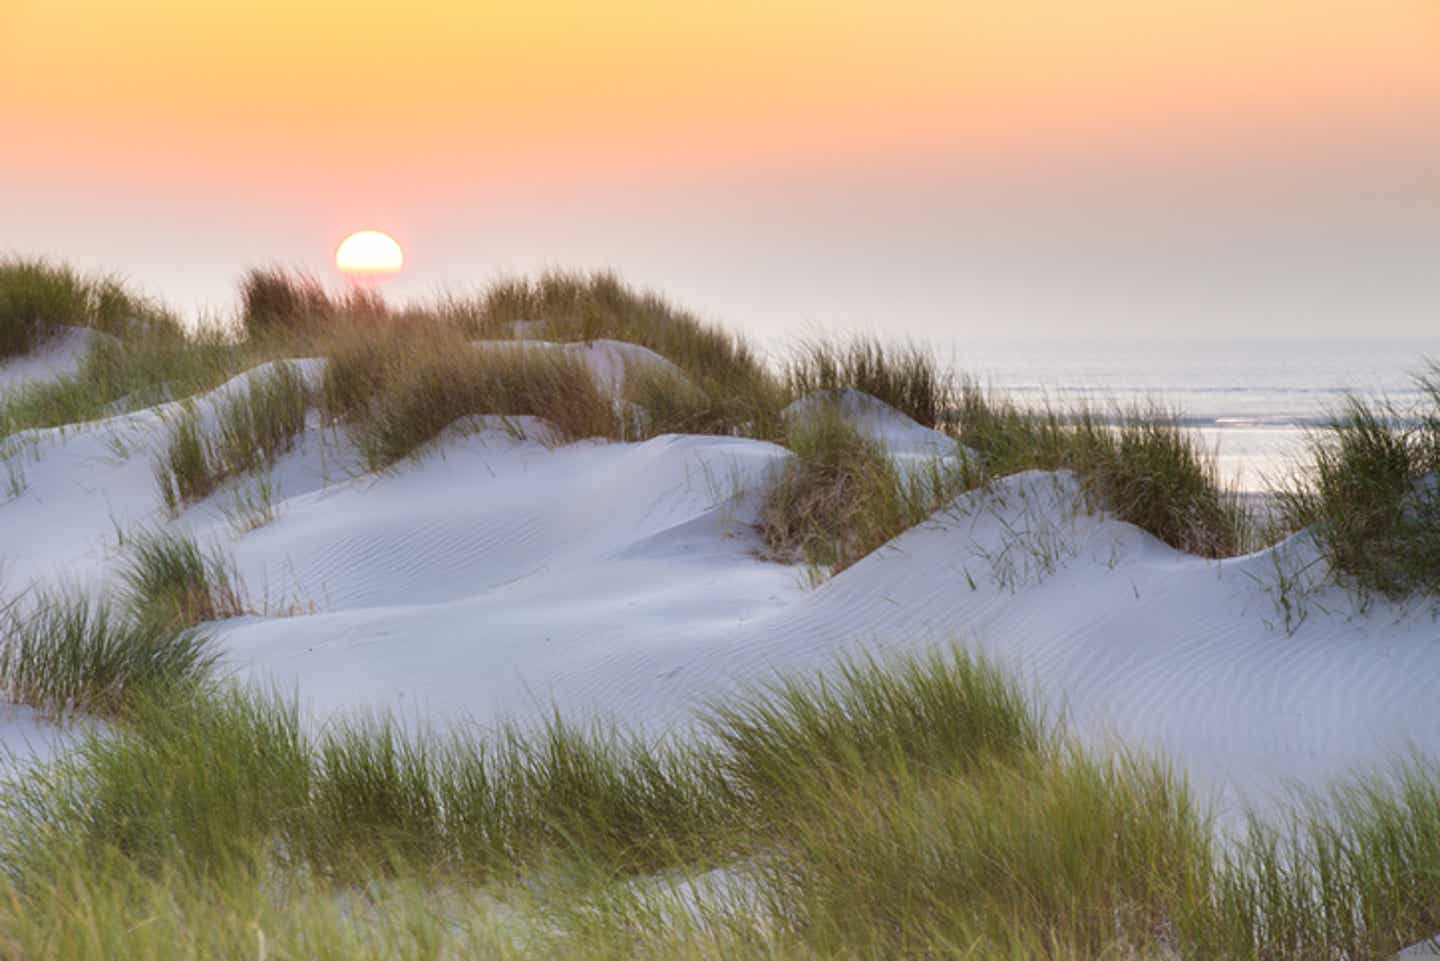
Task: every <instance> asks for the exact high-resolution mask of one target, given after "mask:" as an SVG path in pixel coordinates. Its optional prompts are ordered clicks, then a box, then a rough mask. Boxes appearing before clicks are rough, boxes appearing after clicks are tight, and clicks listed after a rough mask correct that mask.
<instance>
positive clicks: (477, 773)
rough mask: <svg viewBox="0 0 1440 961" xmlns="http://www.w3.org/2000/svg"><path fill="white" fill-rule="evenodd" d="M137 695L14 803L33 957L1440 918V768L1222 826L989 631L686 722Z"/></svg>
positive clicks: (1146, 942) (721, 941)
mask: <svg viewBox="0 0 1440 961" xmlns="http://www.w3.org/2000/svg"><path fill="white" fill-rule="evenodd" d="M142 643H143V642H142ZM163 665H164V666H163V667H162V668H161V669H160V670H159V673H161V674H165V675H168V676H170V677H171V678H173V679H175V680H186V679H191V677H192V675H193V673H194V671H195V669H196V662H195V661H193V660H185V659H183V658H177V657H173V656H172V657H171V658H170V659H168V660H166V661H164V662H163ZM126 704H127V710H126V711H125V713H124V714H123V716H122V720H121V721H120V723H119V725H118V726H117V727H115V728H113V729H111V730H110V731H108V732H103V733H101V732H97V733H94V734H89V735H84V736H81V738H80V740H79V741H78V742H77V744H76V745H74V747H73V748H72V749H71V750H70V751H68V752H67V753H66V754H65V755H63V756H62V757H61V758H60V759H59V760H57V761H56V762H54V763H52V764H51V765H49V766H47V767H44V768H39V769H36V770H34V771H32V772H31V773H30V774H28V775H27V776H26V777H24V778H23V779H20V780H18V781H15V782H13V783H11V784H10V785H8V786H7V789H6V792H5V793H4V794H3V797H0V825H3V827H4V830H3V832H0V865H3V868H4V869H3V873H0V888H3V889H4V891H3V893H4V897H0V943H3V944H4V946H5V953H6V956H8V957H17V958H61V957H64V958H88V957H93V958H101V957H120V956H123V957H139V958H157V959H158V958H181V957H194V956H197V955H200V956H216V953H217V952H220V953H222V954H223V953H224V952H229V951H232V950H233V951H239V952H241V953H243V952H245V951H250V952H253V951H256V950H259V948H258V945H261V944H263V945H265V949H264V950H265V952H266V955H265V956H267V957H311V956H316V955H318V956H323V957H335V958H352V957H353V958H369V957H381V956H384V957H402V958H448V957H468V956H475V955H474V954H473V952H481V953H483V954H484V956H497V957H515V958H523V957H546V956H548V957H557V956H558V957H574V958H620V957H696V958H700V957H706V958H721V957H724V958H750V957H753V958H762V957H763V958H814V957H893V958H935V957H987V958H988V957H1006V958H1065V959H1073V958H1094V959H1100V958H1112V957H1196V958H1202V957H1203V958H1235V959H1241V958H1267V959H1268V958H1274V959H1297V961H1298V959H1307V961H1308V959H1334V961H1340V959H1349V958H1361V957H1363V958H1379V957H1385V956H1386V955H1387V954H1388V953H1389V952H1392V951H1394V950H1396V949H1398V948H1400V947H1402V946H1404V945H1406V944H1409V943H1413V942H1416V941H1419V940H1421V939H1423V938H1425V937H1427V936H1429V935H1430V934H1432V933H1433V932H1435V931H1436V930H1440V909H1437V905H1440V878H1437V877H1436V875H1435V872H1434V871H1433V865H1434V864H1435V863H1436V858H1437V857H1440V847H1437V845H1440V777H1437V775H1436V772H1434V771H1431V770H1429V769H1426V768H1422V767H1419V766H1414V767H1410V768H1407V769H1403V770H1401V771H1399V772H1397V776H1396V777H1395V778H1393V779H1390V780H1383V781H1374V782H1369V783H1365V784H1358V783H1357V784H1356V785H1355V786H1352V787H1347V788H1342V789H1341V790H1340V791H1339V792H1338V793H1337V794H1335V795H1334V796H1333V797H1329V798H1321V797H1315V798H1311V799H1310V800H1309V801H1308V802H1307V803H1304V804H1300V805H1297V806H1296V807H1295V808H1294V809H1293V811H1292V814H1291V816H1290V817H1289V818H1288V819H1280V820H1269V821H1265V822H1259V821H1257V822H1256V823H1255V824H1254V825H1253V826H1252V828H1251V830H1250V831H1249V832H1248V834H1246V835H1245V836H1244V837H1243V838H1241V839H1240V840H1238V841H1235V842H1234V843H1231V844H1228V845H1225V844H1222V843H1221V842H1220V841H1219V840H1218V839H1217V837H1216V833H1215V831H1214V828H1213V824H1212V820H1211V816H1210V814H1209V812H1208V811H1207V810H1206V808H1205V807H1204V805H1203V804H1201V803H1200V802H1199V801H1198V800H1197V799H1196V798H1195V797H1194V795H1193V794H1192V793H1191V791H1190V790H1189V789H1188V788H1187V786H1186V784H1185V781H1184V779H1183V777H1182V776H1180V775H1178V774H1177V773H1176V772H1175V771H1173V770H1172V769H1171V768H1170V767H1168V766H1167V765H1165V764H1164V763H1162V762H1160V761H1157V760H1154V759H1151V758H1147V757H1144V756H1140V755H1135V754H1123V753H1122V754H1117V755H1108V756H1107V755H1100V754H1096V753H1094V752H1092V751H1088V750H1085V749H1082V748H1081V747H1079V746H1078V745H1077V744H1076V743H1075V742H1074V741H1073V739H1071V738H1070V737H1069V736H1068V735H1067V734H1066V732H1065V730H1064V729H1063V727H1060V726H1057V725H1053V724H1047V723H1045V722H1044V721H1043V720H1042V719H1041V718H1040V717H1039V716H1038V715H1037V713H1036V712H1035V710H1034V709H1033V708H1032V707H1031V705H1030V703H1029V701H1028V699H1027V698H1026V696H1025V695H1024V693H1023V692H1022V691H1021V690H1020V689H1019V688H1018V687H1017V686H1016V685H1015V684H1014V682H1013V681H1011V680H1010V679H1008V678H1007V677H1006V675H1005V674H1003V673H1002V672H1000V671H998V670H997V669H996V668H995V667H994V666H992V665H990V664H988V663H986V662H984V661H980V660H975V659H973V658H971V657H969V656H967V655H965V654H963V653H959V652H952V653H949V654H936V655H932V656H929V657H925V658H918V659H910V660H908V661H900V662H890V663H881V662H878V661H873V660H859V661H851V662H848V663H842V664H841V665H839V667H838V670H837V671H834V672H831V673H830V674H829V675H828V677H827V679H826V680H825V682H824V683H820V682H818V681H815V680H810V679H805V678H789V679H779V680H777V681H776V682H775V683H774V684H773V685H772V686H769V687H765V688H759V689H755V690H752V691H750V692H749V693H748V694H744V695H742V696H741V697H739V698H738V699H735V700H732V701H730V702H727V703H726V704H724V705H717V707H716V708H715V709H714V711H713V712H712V713H710V714H708V715H707V716H705V717H703V718H700V719H698V720H697V724H698V725H699V727H698V728H697V731H696V734H695V735H694V736H693V737H690V736H686V737H672V738H670V739H667V740H663V741H656V740H648V739H644V738H640V737H638V736H633V735H629V734H627V733H625V732H624V731H623V730H621V729H618V728H615V727H609V726H603V725H602V726H586V727H581V726H575V725H573V724H571V723H568V722H566V721H564V720H562V719H560V718H559V717H558V716H557V717H555V718H553V719H552V720H551V721H550V722H549V723H548V724H542V725H540V726H539V727H536V726H533V725H530V726H526V727H519V726H510V727H504V728H501V729H499V730H489V731H483V732H482V731H473V730H454V731H451V732H449V733H446V734H439V733H435V732H427V731H425V730H418V731H417V730H414V729H413V728H411V727H406V726H403V725H401V724H399V723H397V722H395V721H393V720H390V719H388V718H385V717H383V716H375V715H366V716H359V717H352V718H349V719H340V720H337V721H334V722H332V723H331V724H329V725H327V726H325V727H324V728H320V729H316V728H314V727H313V726H311V725H308V724H307V723H306V722H305V719H304V717H303V714H302V712H301V711H300V709H299V707H298V705H297V704H296V703H295V702H294V701H293V700H290V699H288V698H286V697H284V696H280V695H277V694H273V693H265V692H258V691H254V690H245V689H238V688H234V687H227V686H224V685H217V684H214V683H209V684H195V683H188V684H172V685H167V686H148V687H146V688H144V690H143V691H137V692H135V693H132V694H131V695H130V696H128V697H127V698H126ZM1322 802H1323V803H1322ZM687 879H689V880H687ZM677 885H678V886H677ZM61 892H63V895H62V894H61ZM245 956H249V955H245Z"/></svg>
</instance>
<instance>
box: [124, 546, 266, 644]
mask: <svg viewBox="0 0 1440 961" xmlns="http://www.w3.org/2000/svg"><path fill="white" fill-rule="evenodd" d="M126 550H127V557H126V562H125V567H124V569H123V571H122V579H123V581H124V584H125V599H126V602H127V603H128V604H129V607H130V611H131V613H132V615H133V616H134V618H135V620H137V621H139V622H142V623H151V624H160V625H162V626H166V627H170V628H173V629H177V630H178V629H182V628H185V627H190V626H193V625H196V624H201V623H203V622H205V621H216V620H221V619H223V618H227V617H238V616H240V615H242V614H245V613H247V612H248V610H249V605H248V603H247V601H246V597H245V588H244V585H243V584H242V583H241V581H240V575H239V573H238V572H237V571H236V569H235V563H234V560H233V559H232V558H231V557H230V556H229V555H228V554H226V553H225V552H224V550H222V549H221V548H220V547H218V546H217V547H214V548H212V549H210V550H208V551H207V550H205V549H204V548H202V547H201V546H200V544H199V542H198V541H196V540H195V538H194V536H193V535H191V534H189V533H185V532H176V531H169V530H163V529H155V530H140V531H137V532H134V533H132V534H130V535H129V537H128V538H127V544H126Z"/></svg>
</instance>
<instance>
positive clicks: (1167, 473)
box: [953, 381, 1261, 557]
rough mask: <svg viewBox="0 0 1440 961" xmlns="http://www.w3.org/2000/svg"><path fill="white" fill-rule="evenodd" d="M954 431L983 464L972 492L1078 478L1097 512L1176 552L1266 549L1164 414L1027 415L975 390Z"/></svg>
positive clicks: (1209, 464) (1193, 443)
mask: <svg viewBox="0 0 1440 961" xmlns="http://www.w3.org/2000/svg"><path fill="white" fill-rule="evenodd" d="M953 431H954V434H955V436H956V438H957V439H958V440H959V441H960V442H961V443H963V444H964V445H966V446H967V447H969V448H970V449H971V450H974V451H975V452H977V453H978V454H979V457H978V458H976V459H973V460H968V461H966V464H965V469H966V471H967V472H968V473H969V480H968V483H969V484H970V485H971V486H978V485H982V484H984V483H988V482H989V481H990V480H992V479H996V478H1001V477H1006V476H1008V475H1011V474H1015V473H1018V472H1020V471H1023V470H1046V471H1054V470H1070V471H1074V472H1075V473H1076V474H1077V475H1079V477H1080V478H1081V480H1082V481H1083V482H1084V483H1085V485H1086V489H1087V491H1088V492H1089V494H1090V495H1091V497H1092V500H1093V501H1094V503H1095V504H1096V505H1097V506H1099V507H1102V508H1104V509H1107V510H1109V511H1111V512H1113V513H1114V514H1115V516H1116V517H1118V518H1119V519H1121V520H1123V521H1128V522H1129V523H1132V524H1134V525H1136V526H1137V527H1140V528H1143V529H1144V530H1147V531H1149V532H1150V533H1151V534H1154V535H1155V536H1156V537H1158V538H1159V539H1160V540H1162V541H1164V542H1165V543H1167V544H1169V545H1170V546H1171V547H1174V548H1177V549H1179V550H1183V551H1188V552H1190V553H1192V554H1199V555H1201V556H1202V557H1230V556H1234V555H1237V554H1242V553H1246V552H1247V551H1249V550H1254V549H1256V548H1258V547H1260V546H1261V545H1260V543H1258V534H1259V527H1258V525H1257V523H1256V521H1255V519H1254V518H1253V517H1251V516H1250V514H1249V512H1248V511H1247V509H1246V506H1245V503H1244V501H1243V500H1242V498H1241V497H1240V495H1239V494H1238V493H1237V492H1236V491H1235V490H1234V489H1233V488H1232V487H1231V486H1229V485H1227V484H1226V483H1225V482H1224V480H1223V478H1221V476H1220V472H1219V469H1218V467H1217V466H1216V459H1215V452H1214V451H1213V450H1211V449H1209V448H1207V447H1205V446H1204V445H1203V443H1202V442H1201V441H1200V439H1199V437H1198V436H1197V435H1195V434H1194V433H1193V432H1191V431H1188V430H1186V429H1185V428H1184V427H1182V426H1180V425H1179V423H1178V422H1177V418H1176V417H1175V416H1174V415H1173V414H1172V413H1170V412H1168V411H1166V410H1164V409H1163V408H1159V407H1153V406H1152V407H1142V408H1131V409H1119V408H1116V409H1112V410H1109V411H1101V410H1097V409H1095V408H1093V407H1089V406H1086V405H1084V404H1077V405H1074V406H1073V407H1071V408H1068V409H1067V408H1060V407H1056V406H1049V407H1046V408H1043V409H1040V410H1028V409H1022V408H1020V407H1019V406H1017V405H1016V404H1015V403H1014V402H1013V401H1011V400H1009V399H1008V398H1006V397H1004V396H1003V395H997V394H995V393H993V392H990V391H987V390H985V389H983V388H982V387H980V386H979V385H978V384H976V383H974V382H973V381H972V382H967V383H965V384H963V385H962V387H961V390H960V393H959V406H958V408H957V416H956V419H955V424H954V427H953Z"/></svg>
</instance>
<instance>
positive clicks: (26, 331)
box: [0, 257, 179, 360]
mask: <svg viewBox="0 0 1440 961" xmlns="http://www.w3.org/2000/svg"><path fill="white" fill-rule="evenodd" d="M62 326H71V327H93V328H95V329H96V330H100V331H104V332H105V333H108V334H112V335H115V336H124V335H126V334H129V333H131V332H132V331H146V330H151V331H154V330H163V331H165V332H168V333H174V332H175V331H178V329H179V324H178V321H177V320H176V319H175V316H174V315H173V314H172V313H170V312H169V311H168V310H167V309H165V308H164V307H162V306H160V305H159V304H157V303H155V302H154V301H152V300H150V299H148V298H146V297H143V296H141V295H140V294H137V293H135V292H133V291H131V290H130V289H129V288H127V287H126V286H125V285H124V284H123V283H121V282H120V281H119V280H118V279H117V278H114V277H87V276H84V275H82V274H80V273H79V272H77V271H76V270H75V269H74V268H72V267H70V266H68V265H65V264H52V263H50V262H49V261H47V260H42V259H23V258H18V257H6V258H0V360H3V359H5V358H7V357H14V356H17V355H20V354H26V353H29V352H30V351H32V350H34V349H35V348H36V347H37V346H39V345H40V344H41V343H42V342H44V341H46V340H48V339H49V338H50V337H51V336H53V335H54V334H55V333H56V331H57V330H58V329H59V328H60V327H62Z"/></svg>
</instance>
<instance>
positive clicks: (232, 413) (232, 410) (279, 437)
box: [154, 361, 310, 512]
mask: <svg viewBox="0 0 1440 961" xmlns="http://www.w3.org/2000/svg"><path fill="white" fill-rule="evenodd" d="M309 405H310V387H309V384H308V383H307V382H306V380H305V378H304V376H303V375H302V374H301V373H300V371H299V369H298V368H297V367H296V366H295V365H294V364H290V363H286V362H283V361H282V362H279V363H276V364H275V365H273V366H272V367H271V369H270V370H268V371H266V372H264V373H254V374H251V375H250V376H249V377H248V378H247V381H246V384H245V386H244V389H243V390H237V391H236V392H235V393H234V394H232V395H231V396H230V397H228V398H226V399H225V400H223V401H222V402H221V403H220V405H219V407H218V408H217V410H216V426H215V430H214V432H213V433H209V432H207V431H206V430H205V429H204V427H203V426H202V424H201V420H200V415H199V413H198V411H197V410H196V409H195V406H194V405H193V404H189V403H187V404H186V405H184V406H183V407H182V409H181V412H180V414H179V415H178V416H177V417H176V418H175V419H174V420H173V421H172V422H171V425H170V432H169V436H168V437H167V439H166V443H165V449H164V451H163V453H161V454H160V455H159V456H158V458H157V459H156V462H155V469H154V473H155V480H156V483H157V484H158V485H159V487H160V496H161V499H162V500H163V501H164V502H165V505H166V506H167V507H168V508H170V510H171V511H172V512H173V511H176V510H178V509H179V508H180V507H182V506H184V505H185V504H189V503H191V502H193V501H197V500H200V499H202V498H204V497H206V496H208V495H209V494H210V493H211V492H213V491H214V490H215V488H216V487H218V486H219V485H220V483H221V482H223V481H224V480H225V479H227V478H229V477H233V476H235V475H237V474H243V473H248V472H250V471H253V470H256V469H258V468H260V467H264V466H266V465H268V464H271V463H273V462H274V461H275V459H276V458H278V457H279V456H280V455H281V454H283V453H284V452H286V451H288V450H289V449H290V448H291V447H293V446H294V444H295V439H296V438H297V437H299V436H300V434H301V433H302V432H303V431H304V430H305V412H306V410H308V408H309Z"/></svg>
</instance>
